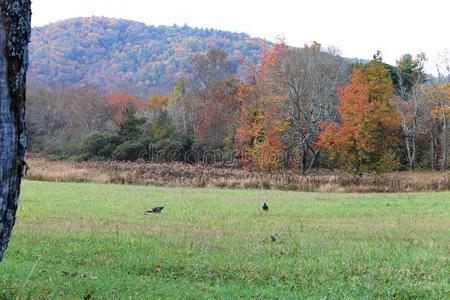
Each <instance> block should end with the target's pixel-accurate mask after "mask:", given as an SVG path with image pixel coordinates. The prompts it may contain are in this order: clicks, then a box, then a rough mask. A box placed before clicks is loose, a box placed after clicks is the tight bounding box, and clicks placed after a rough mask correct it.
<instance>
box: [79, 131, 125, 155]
mask: <svg viewBox="0 0 450 300" xmlns="http://www.w3.org/2000/svg"><path fill="white" fill-rule="evenodd" d="M121 143H122V138H121V137H120V136H119V135H118V134H115V133H93V134H91V135H89V136H88V137H87V138H86V139H85V140H84V141H83V142H82V146H81V152H82V154H84V156H86V157H87V158H100V159H108V158H111V157H112V155H113V153H114V152H115V150H116V149H117V147H118V146H119V145H120V144H121Z"/></svg>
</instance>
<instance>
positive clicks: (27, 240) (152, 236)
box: [0, 181, 450, 299]
mask: <svg viewBox="0 0 450 300" xmlns="http://www.w3.org/2000/svg"><path fill="white" fill-rule="evenodd" d="M265 199H266V200H267V202H268V204H269V206H270V210H269V212H268V213H265V212H263V211H262V209H261V205H262V202H263V201H265ZM449 199H450V193H447V192H443V193H418V194H364V195H362V194H331V193H300V192H283V191H266V190H221V189H191V188H162V187H148V186H127V185H101V184H93V183H89V184H74V183H46V182H33V181H26V182H24V184H23V192H22V200H21V205H20V209H19V211H18V221H17V225H16V228H15V231H14V233H13V238H12V241H11V244H10V248H9V250H8V252H7V256H6V257H5V260H4V262H3V263H1V264H0V299H10V298H33V299H42V298H50V299H57V298H65V299H81V298H85V299H89V298H92V299H100V298H103V299H153V298H165V299H174V298H183V299H205V298H218V299H235V298H238V297H242V298H264V299H266V298H273V299H282V298H285V299H304V298H317V299H319V298H320V299H323V298H330V299H342V298H347V299H361V298H398V299H412V298H416V299H430V298H434V299H444V298H446V297H449V290H450V285H449V278H450V271H449V269H450V267H449V254H450V232H449V228H450V200H449ZM163 203H165V204H166V209H165V210H164V211H163V213H162V214H161V215H146V214H145V213H144V211H145V210H146V209H147V208H149V207H152V206H155V205H160V204H163ZM274 234H278V235H277V239H276V241H275V242H272V241H271V239H270V235H274Z"/></svg>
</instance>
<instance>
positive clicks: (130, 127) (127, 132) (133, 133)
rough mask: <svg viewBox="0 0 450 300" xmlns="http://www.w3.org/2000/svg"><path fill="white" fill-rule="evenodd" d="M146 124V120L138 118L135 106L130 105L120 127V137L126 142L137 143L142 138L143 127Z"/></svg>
mask: <svg viewBox="0 0 450 300" xmlns="http://www.w3.org/2000/svg"><path fill="white" fill-rule="evenodd" d="M144 123H145V119H144V118H139V117H138V116H137V108H136V106H135V105H134V104H131V103H130V104H128V106H127V108H126V109H125V112H124V120H123V122H122V123H121V124H120V127H119V135H120V136H121V137H122V138H123V139H124V141H136V140H138V139H140V138H141V137H142V129H141V126H142V125H143V124H144Z"/></svg>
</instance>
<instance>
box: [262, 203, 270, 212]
mask: <svg viewBox="0 0 450 300" xmlns="http://www.w3.org/2000/svg"><path fill="white" fill-rule="evenodd" d="M263 210H264V211H269V206H267V203H266V202H264V205H263Z"/></svg>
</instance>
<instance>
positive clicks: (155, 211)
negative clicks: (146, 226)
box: [146, 205, 165, 214]
mask: <svg viewBox="0 0 450 300" xmlns="http://www.w3.org/2000/svg"><path fill="white" fill-rule="evenodd" d="M164 206H165V205H163V206H157V207H153V208H151V209H149V210H147V211H146V212H147V213H149V214H159V213H161V211H162V210H163V209H164Z"/></svg>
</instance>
